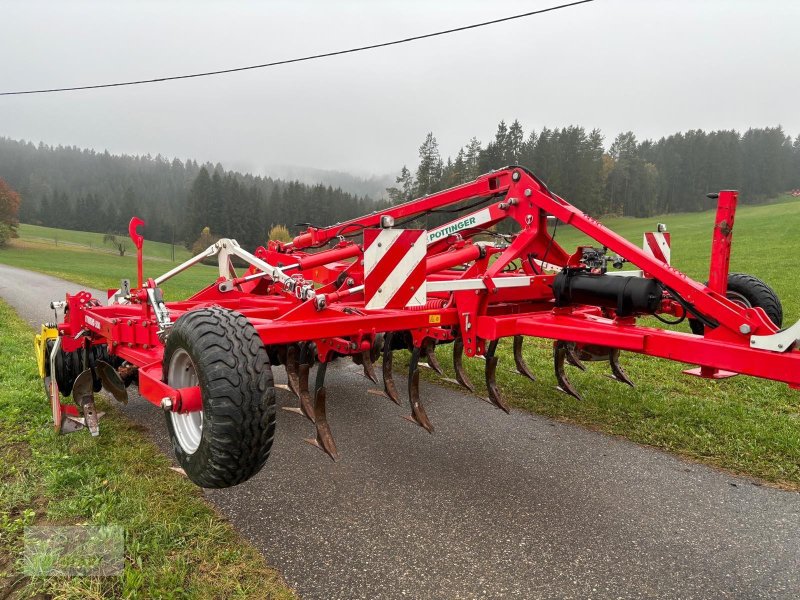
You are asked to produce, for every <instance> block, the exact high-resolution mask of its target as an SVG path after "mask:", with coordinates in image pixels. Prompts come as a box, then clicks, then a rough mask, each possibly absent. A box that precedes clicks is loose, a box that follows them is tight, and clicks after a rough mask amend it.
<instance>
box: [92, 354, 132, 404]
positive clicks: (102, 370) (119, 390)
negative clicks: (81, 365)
mask: <svg viewBox="0 0 800 600" xmlns="http://www.w3.org/2000/svg"><path fill="white" fill-rule="evenodd" d="M95 369H96V371H97V375H98V377H100V382H101V383H102V384H103V389H105V390H106V391H107V392H108V393H109V394H111V395H112V396H114V399H115V400H116V401H117V402H122V403H123V404H127V403H128V390H126V389H125V384H124V383H123V382H122V378H121V377H120V376H119V373H117V370H116V369H115V368H114V367H112V366H111V365H110V364H108V363H107V362H105V361H104V360H98V361H97V362H96V363H95Z"/></svg>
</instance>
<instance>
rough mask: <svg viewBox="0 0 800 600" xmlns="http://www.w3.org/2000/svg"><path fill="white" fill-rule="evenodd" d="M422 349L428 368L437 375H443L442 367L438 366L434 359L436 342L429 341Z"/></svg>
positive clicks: (437, 361) (437, 360)
mask: <svg viewBox="0 0 800 600" xmlns="http://www.w3.org/2000/svg"><path fill="white" fill-rule="evenodd" d="M423 349H424V350H425V358H426V359H427V361H428V366H429V367H430V368H431V369H433V370H434V371H435V372H436V373H437V375H444V371H443V370H442V365H440V364H439V359H438V358H436V342H434V341H433V340H430V341H429V342H428V343H427V344H425V346H424V347H423Z"/></svg>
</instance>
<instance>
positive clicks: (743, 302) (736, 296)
mask: <svg viewBox="0 0 800 600" xmlns="http://www.w3.org/2000/svg"><path fill="white" fill-rule="evenodd" d="M725 297H726V298H727V299H728V300H730V301H731V302H733V303H734V304H738V305H739V306H741V307H743V308H753V305H752V304H751V303H750V301H749V300H748V299H747V298H745V297H744V296H742V295H741V294H740V293H739V292H732V291H730V290H728V292H727V293H726V294H725Z"/></svg>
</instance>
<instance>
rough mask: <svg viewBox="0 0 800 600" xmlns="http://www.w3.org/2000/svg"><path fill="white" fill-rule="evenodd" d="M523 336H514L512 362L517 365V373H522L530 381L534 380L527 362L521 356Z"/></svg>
mask: <svg viewBox="0 0 800 600" xmlns="http://www.w3.org/2000/svg"><path fill="white" fill-rule="evenodd" d="M524 341H525V337H524V336H521V335H515V336H514V364H515V365H516V366H517V373H519V374H520V375H524V376H525V377H527V378H528V379H530V380H531V381H536V377H534V375H533V373H531V370H530V369H529V368H528V363H526V362H525V357H524V356H522V344H523V342H524Z"/></svg>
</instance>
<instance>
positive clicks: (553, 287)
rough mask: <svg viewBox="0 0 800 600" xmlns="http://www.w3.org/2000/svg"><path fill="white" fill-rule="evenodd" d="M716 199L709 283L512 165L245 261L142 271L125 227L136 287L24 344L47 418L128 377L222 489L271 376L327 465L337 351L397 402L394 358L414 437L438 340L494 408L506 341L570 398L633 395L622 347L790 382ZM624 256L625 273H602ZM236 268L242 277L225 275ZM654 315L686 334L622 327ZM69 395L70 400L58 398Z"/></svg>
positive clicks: (91, 304)
mask: <svg viewBox="0 0 800 600" xmlns="http://www.w3.org/2000/svg"><path fill="white" fill-rule="evenodd" d="M715 197H717V199H718V210H717V218H716V222H715V228H714V233H713V242H712V253H711V268H710V274H709V280H708V283H707V284H702V283H698V282H696V281H693V280H692V279H690V278H689V277H687V276H686V275H684V274H682V273H681V272H679V271H678V270H676V269H674V268H672V267H671V266H669V264H668V256H665V252H667V251H668V240H667V239H665V238H666V237H667V236H665V235H661V234H662V233H663V231H664V228H663V227H662V226H659V231H658V232H656V234H657V235H652V236H650V238H649V239H648V238H646V241H647V243H646V244H645V249H641V248H639V247H638V246H636V245H634V244H632V243H630V242H628V241H626V240H625V239H623V238H622V237H620V236H619V235H616V234H614V233H613V232H612V231H610V230H609V229H607V228H606V227H605V226H603V225H602V224H600V223H599V222H597V221H596V220H594V219H592V218H591V217H589V216H587V215H585V214H584V213H582V212H581V211H580V210H578V209H577V208H575V207H574V206H572V205H570V204H569V203H567V202H566V201H565V200H563V199H562V198H560V197H559V196H557V195H556V194H554V193H553V192H551V191H550V190H549V189H548V188H547V186H546V185H545V184H544V183H543V182H542V181H540V180H539V179H537V178H536V177H535V176H534V175H533V174H532V173H530V172H529V171H527V170H526V169H524V168H521V167H508V168H505V169H502V170H499V171H495V172H492V173H489V174H487V175H483V176H481V177H479V178H477V179H476V180H475V181H472V182H470V183H467V184H464V185H461V186H458V187H454V188H451V189H449V190H445V191H443V192H439V193H436V194H432V195H429V196H426V197H424V198H420V199H417V200H413V201H411V202H407V203H405V204H401V205H398V206H394V207H392V208H390V209H387V210H385V211H382V212H376V213H373V214H370V215H367V216H364V217H361V218H358V219H353V220H352V221H348V222H345V223H337V224H336V225H335V226H333V227H328V228H317V227H308V228H307V229H306V230H305V231H304V232H303V233H302V234H301V235H298V236H297V237H296V238H294V240H293V241H292V242H289V243H280V242H269V244H268V245H267V246H266V247H260V248H258V249H256V250H255V253H253V254H251V253H250V252H247V251H246V250H244V249H242V248H241V247H240V246H239V245H238V244H237V243H236V242H235V241H234V240H229V239H222V240H220V241H218V242H217V243H216V244H214V245H213V246H211V247H209V248H208V249H207V250H205V251H204V252H203V253H201V254H199V255H198V256H196V257H194V258H192V259H190V260H189V261H187V262H185V263H184V264H182V265H180V266H178V267H176V268H174V269H172V270H171V271H169V272H167V273H165V274H163V275H161V276H160V277H157V278H155V279H147V280H144V279H143V278H142V270H141V256H142V253H141V247H142V238H141V236H140V235H139V233H138V230H137V228H138V226H139V225H141V221H138V220H136V219H135V220H134V221H132V222H131V228H130V233H131V237H132V238H133V239H134V241H135V243H136V246H137V249H138V250H139V277H138V282H137V285H136V286H135V287H134V288H133V289H130V286H129V285H127V284H126V282H123V285H122V287H121V289H119V290H115V291H112V292H110V294H109V296H110V298H109V300H108V304H107V305H104V304H103V303H101V302H100V300H99V299H96V298H93V297H92V296H91V295H90V294H88V293H86V292H81V293H79V294H76V295H73V296H70V295H67V297H66V300H65V301H63V302H55V303H53V307H54V308H56V309H63V311H64V319H63V322H60V323H54V324H50V325H46V326H45V327H44V328H43V331H42V334H41V335H40V336H39V337H38V338H37V348H38V349H39V360H40V362H39V365H40V372H41V375H42V377H44V378H45V382H46V384H47V389H48V393H49V395H50V399H51V403H52V406H53V416H54V422H55V427H56V429H59V430H62V431H64V430H72V429H76V428H81V427H87V428H88V429H89V430H90V431H91V432H92V433H93V434H96V433H97V432H98V422H97V416H98V415H97V413H96V411H95V407H94V399H93V398H94V396H93V394H94V393H95V392H97V391H99V390H100V389H101V388H106V389H107V390H108V391H109V392H110V393H111V394H112V395H113V396H114V397H115V398H117V399H118V400H121V401H126V400H127V391H126V387H127V385H129V384H131V383H136V384H137V385H138V389H139V393H140V394H141V396H142V397H144V398H146V399H147V400H149V401H150V402H152V403H154V404H156V405H158V406H160V407H161V408H162V409H163V410H164V412H165V413H166V422H167V427H168V430H169V433H170V436H171V438H172V442H173V446H174V449H175V452H176V455H177V458H178V461H179V463H180V464H181V465H182V466H183V468H184V469H185V471H186V473H187V474H188V475H189V477H190V478H191V479H192V480H193V481H194V482H196V483H197V484H199V485H201V486H206V487H225V486H230V485H235V484H237V483H241V482H242V481H245V480H246V479H248V478H249V477H251V476H252V475H254V474H255V473H256V472H258V470H259V469H260V468H261V467H262V465H263V464H264V462H265V461H266V459H267V457H268V455H269V452H270V446H271V443H272V438H273V434H274V428H275V392H274V387H273V379H272V371H271V369H272V367H273V366H276V365H283V366H284V367H285V369H286V371H287V374H288V382H289V387H290V389H291V390H292V391H293V392H294V393H295V394H296V395H297V398H298V406H297V408H296V409H294V410H296V412H298V413H300V414H301V415H303V416H304V417H306V418H308V419H309V420H310V421H312V422H313V423H314V426H315V429H316V436H315V438H314V439H313V440H309V441H311V442H312V443H314V444H316V445H318V446H319V447H320V448H321V449H322V450H324V451H325V452H327V454H328V455H330V456H331V457H332V458H333V459H336V458H338V453H337V450H336V445H335V443H334V438H333V435H332V432H331V428H330V426H329V423H328V420H327V417H326V411H325V406H326V400H327V398H326V391H325V373H326V368H327V365H328V364H329V363H330V362H331V361H332V360H335V359H337V358H341V357H347V356H349V357H352V359H353V360H354V361H355V362H356V363H357V364H359V365H363V369H364V373H365V375H366V376H367V377H369V378H370V379H372V380H374V381H377V377H376V374H375V370H374V367H373V363H374V362H375V361H376V360H377V359H378V357H381V356H382V358H383V361H382V363H383V364H382V367H383V368H382V370H383V381H384V389H385V392H386V395H387V396H388V397H389V398H390V399H391V400H393V401H394V402H396V403H397V404H398V405H399V404H402V401H401V394H400V392H399V391H398V388H397V386H396V384H395V380H394V374H393V369H392V356H393V353H394V352H395V351H398V350H404V351H410V353H411V360H410V369H409V373H408V380H407V395H408V402H409V405H410V407H409V408H410V414H409V415H408V416H407V418H408V419H409V420H410V421H412V422H413V423H416V424H418V425H420V426H421V427H423V428H424V429H426V430H428V431H430V432H432V431H433V425H432V424H431V422H430V420H429V419H428V416H427V415H426V412H425V408H424V404H423V402H422V401H421V399H420V396H419V385H418V382H419V365H420V359H425V360H427V362H428V364H429V365H430V366H431V367H432V368H433V369H435V370H439V371H440V369H439V363H438V361H437V358H436V351H435V348H437V347H439V348H441V346H444V345H450V347H451V348H452V352H453V360H454V366H455V371H456V377H457V379H458V381H459V383H461V384H462V385H464V386H465V387H467V388H469V389H470V390H472V389H473V386H472V383H471V382H470V381H469V379H468V377H467V374H466V372H465V370H464V368H463V363H462V359H463V355H464V354H466V355H467V356H469V357H473V356H483V357H484V358H485V378H486V387H487V389H488V395H489V401H490V402H491V403H492V404H493V405H495V406H496V407H498V408H500V409H502V410H505V411H508V410H509V408H508V405H507V404H506V402H505V401H504V399H503V397H502V395H501V393H500V391H499V389H498V386H497V383H496V381H495V373H496V370H497V361H498V357H497V356H496V349H497V343H498V340H500V339H501V338H504V337H511V338H513V348H514V359H515V363H516V368H517V370H518V371H519V372H520V373H521V374H522V375H523V376H528V377H532V375H531V373H530V370H529V369H528V366H527V365H526V363H525V360H524V358H523V354H522V344H523V340H524V337H525V336H532V337H539V338H547V339H550V340H553V361H554V366H555V376H556V380H557V382H558V387H559V388H560V389H561V390H562V391H563V392H565V393H567V394H571V395H572V396H575V397H577V398H580V395H579V393H578V392H577V390H575V388H574V387H573V386H572V385H571V383H570V381H569V378H568V376H567V372H568V369H569V365H572V366H574V367H579V368H580V367H582V366H583V362H585V361H592V360H602V361H608V362H609V363H610V369H611V374H612V376H613V377H614V378H615V379H616V380H618V381H620V382H622V383H625V384H631V382H630V380H629V378H628V376H627V375H626V374H625V371H624V370H623V368H622V367H621V365H620V363H619V354H620V351H622V350H625V351H630V352H638V353H641V354H647V355H650V356H657V357H661V358H667V359H670V360H675V361H681V362H685V363H691V364H694V365H698V368H697V369H695V370H693V371H690V372H691V373H693V374H696V375H700V376H703V377H708V378H719V377H723V376H727V375H731V374H736V373H741V374H746V375H752V376H755V377H761V378H765V379H774V380H778V381H783V382H786V383H788V384H789V385H790V386H792V387H797V386H798V384H800V353H799V352H798V350H797V348H796V341H797V338H798V337H800V324H796V325H794V326H792V327H790V328H788V329H785V330H780V325H781V320H782V314H781V307H780V302H779V301H778V299H777V297H776V296H775V294H774V292H772V290H771V289H770V288H769V287H767V286H766V285H765V284H764V283H763V282H761V281H760V280H758V279H756V278H755V277H751V276H749V275H742V274H730V275H729V273H728V263H729V257H730V248H731V238H732V233H733V223H734V214H735V209H736V200H737V195H736V192H732V191H723V192H720V193H719V194H718V195H716V196H715ZM433 213H452V214H453V215H454V216H456V215H457V218H455V220H453V221H450V222H449V223H446V224H444V225H441V226H438V227H435V228H432V229H430V230H429V231H425V230H422V229H412V228H403V226H404V225H409V226H412V227H413V225H414V222H415V221H418V220H421V219H423V218H424V217H425V216H426V215H429V214H433ZM503 222H505V223H503ZM501 223H503V224H502V225H501V227H499V228H498V227H496V226H497V225H500V224H501ZM559 224H561V225H562V227H563V226H567V225H568V226H571V227H574V228H576V229H578V230H579V231H581V232H582V233H584V234H585V235H586V236H588V237H589V238H591V239H592V240H594V243H593V245H591V246H580V247H578V248H577V249H575V250H574V251H567V250H565V249H564V248H562V246H561V245H559V243H558V242H557V241H556V240H555V239H554V238H555V237H556V235H555V233H556V232H557V228H558V225H559ZM501 231H510V233H501ZM659 244H660V245H659ZM665 244H666V246H665ZM209 257H216V258H217V260H218V264H219V278H218V279H217V280H216V281H214V282H213V283H212V284H211V285H209V286H208V287H207V288H205V289H203V290H201V291H200V292H198V293H197V294H195V295H194V296H192V297H191V298H189V299H187V300H179V301H169V302H167V301H166V300H165V299H164V298H163V296H162V292H161V289H160V287H159V286H160V285H161V284H163V283H164V282H165V281H167V280H168V279H170V278H171V277H173V276H174V275H176V274H178V273H180V272H181V271H183V270H185V269H187V268H189V267H191V266H192V265H194V264H196V263H198V262H200V261H201V260H203V259H207V258H209ZM665 258H666V262H665V260H664V259H665ZM623 263H630V264H631V265H633V266H635V267H637V268H638V269H639V270H638V271H631V270H613V268H614V267H616V268H617V269H619V268H620V267H621V266H622V264H623ZM241 264H246V265H247V268H246V270H244V271H243V270H241V269H240V273H238V274H237V272H236V271H235V265H241ZM609 267H612V270H609ZM651 315H653V316H655V317H657V318H659V319H661V320H663V321H665V322H666V321H678V320H682V319H689V320H690V324H691V325H692V330H693V331H694V334H689V333H681V332H677V331H672V330H668V329H661V328H655V327H645V326H641V325H637V319H638V318H640V317H643V316H651ZM314 367H315V376H314V378H313V381H312V384H309V376H310V371H311V370H312V368H314ZM70 394H71V395H72V397H73V401H74V402H73V403H69V402H67V401H66V400H63V399H62V396H64V397H66V396H69V395H70ZM81 413H82V416H81Z"/></svg>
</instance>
